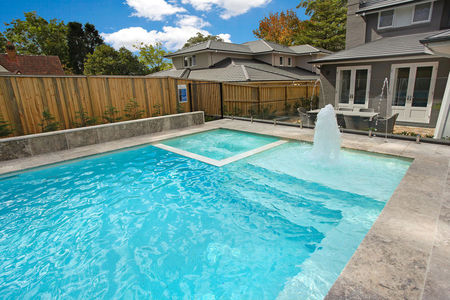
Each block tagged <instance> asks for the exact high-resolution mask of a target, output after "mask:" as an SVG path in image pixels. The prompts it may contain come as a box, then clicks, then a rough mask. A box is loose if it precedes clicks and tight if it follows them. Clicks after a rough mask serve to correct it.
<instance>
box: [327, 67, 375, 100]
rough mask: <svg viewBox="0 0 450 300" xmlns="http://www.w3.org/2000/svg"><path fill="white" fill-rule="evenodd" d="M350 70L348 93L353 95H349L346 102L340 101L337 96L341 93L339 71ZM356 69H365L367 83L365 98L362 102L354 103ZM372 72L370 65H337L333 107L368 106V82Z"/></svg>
mask: <svg viewBox="0 0 450 300" xmlns="http://www.w3.org/2000/svg"><path fill="white" fill-rule="evenodd" d="M344 70H350V72H351V73H350V74H351V75H350V94H351V95H352V96H353V97H349V100H348V103H340V102H339V96H340V94H341V71H344ZM356 70H367V84H366V99H365V102H364V104H354V99H355V98H354V97H355V95H354V94H355V79H356ZM371 74H372V66H371V65H364V66H348V67H337V68H336V89H335V90H336V93H335V98H334V102H335V107H350V108H353V107H359V108H369V101H370V99H369V93H370V82H371V76H372V75H371Z"/></svg>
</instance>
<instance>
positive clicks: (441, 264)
mask: <svg viewBox="0 0 450 300" xmlns="http://www.w3.org/2000/svg"><path fill="white" fill-rule="evenodd" d="M217 128H225V129H231V130H241V131H247V132H252V133H258V134H265V135H272V136H276V137H279V138H282V139H291V140H297V141H305V142H312V141H313V130H311V129H307V128H303V129H300V128H295V127H287V126H274V125H271V124H264V123H250V122H247V121H239V120H218V121H213V122H208V123H206V124H203V125H198V126H192V127H188V128H184V129H178V130H171V131H165V132H160V133H157V134H152V135H145V136H138V137H132V138H127V139H122V140H117V141H113V142H107V143H103V144H96V145H90V146H85V147H80V148H75V149H70V150H64V151H59V152H53V153H50V154H44V155H37V156H34V157H29V158H22V159H15V160H10V161H5V162H0V175H2V174H3V175H5V174H8V173H10V172H22V171H26V170H28V169H30V168H35V167H42V166H46V165H49V164H54V163H61V162H65V161H69V160H73V159H78V158H82V157H86V156H91V155H98V154H106V153H108V152H110V151H118V150H121V149H125V148H129V147H136V146H144V145H150V144H152V143H157V142H159V141H161V140H164V139H168V138H174V137H178V136H183V135H186V134H192V133H198V132H203V131H206V130H211V129H217ZM342 146H343V147H345V148H349V149H355V150H362V151H368V152H373V153H379V154H386V155H393V156H399V157H407V158H410V159H413V161H412V163H411V166H410V167H409V169H408V171H407V173H406V174H405V176H404V178H403V180H402V181H401V182H400V184H399V185H398V186H397V188H396V190H395V192H394V194H393V195H392V197H391V199H390V200H389V201H388V202H387V204H386V206H385V207H384V209H383V210H382V212H381V213H380V215H379V217H378V218H377V220H376V221H375V223H374V224H373V226H372V227H371V229H370V230H369V232H368V233H367V235H366V236H365V238H364V240H363V241H362V242H361V244H360V245H359V247H358V248H357V250H356V251H355V253H354V254H353V256H352V258H351V259H350V260H349V261H348V263H347V265H346V267H345V268H344V269H343V271H342V273H341V274H340V275H339V277H338V279H337V280H336V281H335V283H334V285H333V286H332V288H331V289H330V290H329V292H328V295H327V297H326V299H368V298H374V299H392V298H395V299H397V298H407V299H439V298H445V297H446V296H447V295H446V294H445V293H446V291H448V290H450V260H449V259H448V257H450V256H449V255H450V176H449V170H450V168H449V163H450V147H448V146H443V145H435V144H416V143H414V142H412V141H401V140H391V139H388V140H387V142H386V141H385V140H384V138H378V137H375V138H369V137H365V136H355V135H351V134H346V133H344V134H343V135H342Z"/></svg>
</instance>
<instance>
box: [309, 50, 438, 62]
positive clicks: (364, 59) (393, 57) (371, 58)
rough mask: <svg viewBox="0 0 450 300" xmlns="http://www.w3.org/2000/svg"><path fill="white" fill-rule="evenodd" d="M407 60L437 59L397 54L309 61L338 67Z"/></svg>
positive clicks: (424, 54) (422, 55)
mask: <svg viewBox="0 0 450 300" xmlns="http://www.w3.org/2000/svg"><path fill="white" fill-rule="evenodd" d="M403 57H404V58H405V59H423V58H432V57H436V56H434V55H431V54H427V53H424V52H422V53H411V54H397V55H386V56H367V57H358V58H343V59H333V60H320V61H317V60H313V61H309V62H308V63H309V64H313V65H337V64H341V63H359V62H371V61H390V60H401V58H403Z"/></svg>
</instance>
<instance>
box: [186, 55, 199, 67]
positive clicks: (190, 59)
mask: <svg viewBox="0 0 450 300" xmlns="http://www.w3.org/2000/svg"><path fill="white" fill-rule="evenodd" d="M196 65H197V57H195V55H190V56H183V66H184V67H185V68H189V67H193V66H196Z"/></svg>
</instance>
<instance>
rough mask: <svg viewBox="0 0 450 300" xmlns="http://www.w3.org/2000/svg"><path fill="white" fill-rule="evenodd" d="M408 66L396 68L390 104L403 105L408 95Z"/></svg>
mask: <svg viewBox="0 0 450 300" xmlns="http://www.w3.org/2000/svg"><path fill="white" fill-rule="evenodd" d="M408 81H409V68H398V69H397V78H396V80H395V86H394V99H393V101H392V106H405V104H406V97H407V95H408Z"/></svg>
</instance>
